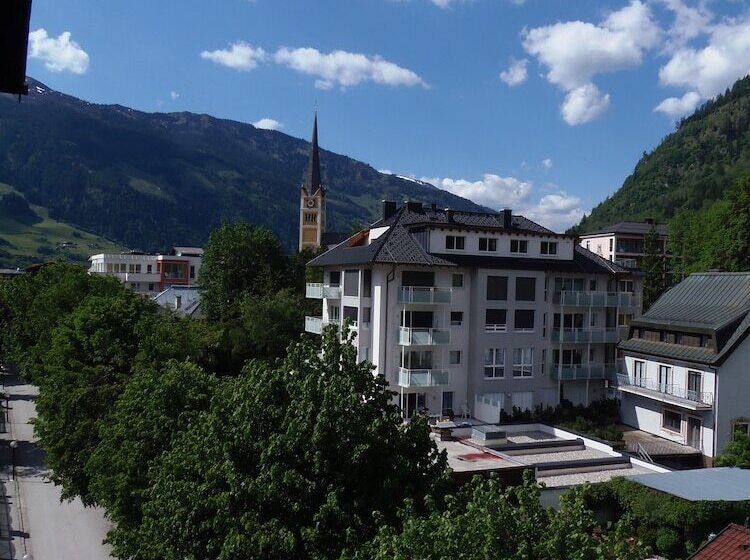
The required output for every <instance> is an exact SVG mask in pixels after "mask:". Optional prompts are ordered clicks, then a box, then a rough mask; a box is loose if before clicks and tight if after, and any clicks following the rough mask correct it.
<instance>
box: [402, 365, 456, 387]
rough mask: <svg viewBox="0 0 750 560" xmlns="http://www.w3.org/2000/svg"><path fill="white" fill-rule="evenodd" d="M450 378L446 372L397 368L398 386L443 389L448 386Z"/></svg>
mask: <svg viewBox="0 0 750 560" xmlns="http://www.w3.org/2000/svg"><path fill="white" fill-rule="evenodd" d="M449 381H450V377H449V375H448V372H447V371H443V370H436V369H408V368H399V370H398V386H399V387H404V388H405V389H408V388H410V387H444V386H445V385H448V383H449Z"/></svg>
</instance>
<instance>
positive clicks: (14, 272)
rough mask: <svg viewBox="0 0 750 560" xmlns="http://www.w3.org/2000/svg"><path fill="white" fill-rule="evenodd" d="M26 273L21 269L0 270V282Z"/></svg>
mask: <svg viewBox="0 0 750 560" xmlns="http://www.w3.org/2000/svg"><path fill="white" fill-rule="evenodd" d="M24 272H25V271H23V270H21V269H20V268H0V282H1V281H3V280H10V279H12V278H15V277H16V276H20V275H21V274H24Z"/></svg>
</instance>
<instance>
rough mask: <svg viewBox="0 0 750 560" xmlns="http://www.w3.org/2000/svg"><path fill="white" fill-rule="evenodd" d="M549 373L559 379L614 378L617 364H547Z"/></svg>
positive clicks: (553, 377)
mask: <svg viewBox="0 0 750 560" xmlns="http://www.w3.org/2000/svg"><path fill="white" fill-rule="evenodd" d="M548 371H549V375H550V377H551V378H552V379H555V380H558V379H559V380H560V381H572V380H579V379H580V380H585V379H614V376H615V374H616V373H617V364H563V365H562V366H560V365H559V364H549V366H548Z"/></svg>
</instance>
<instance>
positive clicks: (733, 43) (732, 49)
mask: <svg viewBox="0 0 750 560" xmlns="http://www.w3.org/2000/svg"><path fill="white" fill-rule="evenodd" d="M707 34H708V44H707V45H706V46H705V47H703V48H692V47H684V48H681V49H679V50H677V51H675V53H674V54H673V56H672V58H671V59H670V60H669V61H668V62H667V63H666V64H665V65H664V66H663V67H662V68H661V69H660V70H659V81H660V82H661V83H662V84H663V85H667V86H681V87H685V88H686V89H690V90H693V91H697V92H698V93H700V94H701V95H702V96H703V97H704V98H709V97H714V96H715V95H716V94H718V93H721V92H722V91H724V90H725V89H726V88H727V87H729V86H731V85H732V84H733V83H734V82H735V81H736V80H737V79H738V78H740V77H742V76H745V75H747V74H748V73H750V16H748V17H746V18H745V19H743V20H728V21H725V22H723V23H721V24H718V25H715V26H712V27H711V28H710V29H708V30H707Z"/></svg>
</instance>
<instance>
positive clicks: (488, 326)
mask: <svg viewBox="0 0 750 560" xmlns="http://www.w3.org/2000/svg"><path fill="white" fill-rule="evenodd" d="M488 311H502V312H504V313H505V323H488V322H487V312H488ZM484 332H508V310H507V309H505V308H498V307H488V308H487V309H485V310H484Z"/></svg>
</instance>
